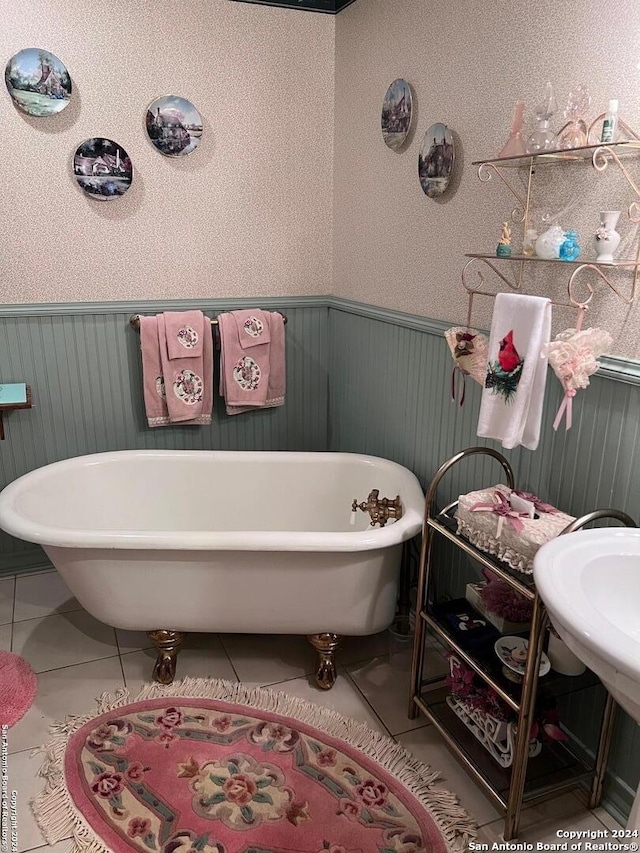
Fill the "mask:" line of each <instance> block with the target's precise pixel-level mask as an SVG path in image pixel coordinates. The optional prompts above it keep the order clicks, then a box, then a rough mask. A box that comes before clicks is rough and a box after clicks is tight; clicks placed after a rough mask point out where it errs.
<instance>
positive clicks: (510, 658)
mask: <svg viewBox="0 0 640 853" xmlns="http://www.w3.org/2000/svg"><path fill="white" fill-rule="evenodd" d="M528 646H529V641H528V640H525V639H523V638H522V637H500V639H499V640H496V642H495V645H494V648H495V650H496V654H497V655H498V657H499V658H500V660H501V661H502V663H503V664H504V665H505V666H507V667H509V669H511V670H513V672H517V673H518V675H524V668H525V666H526V663H527V648H528ZM550 669H551V663H550V661H549V658H548V657H547V656H546V655H545V653H544V652H542V658H541V659H540V672H539V675H541V676H542V675H546V674H547V673H548V672H549V670H550Z"/></svg>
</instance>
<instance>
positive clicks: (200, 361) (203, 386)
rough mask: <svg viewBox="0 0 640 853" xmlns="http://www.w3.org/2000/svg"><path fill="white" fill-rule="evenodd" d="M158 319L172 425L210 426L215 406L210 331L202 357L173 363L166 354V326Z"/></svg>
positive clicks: (203, 339) (204, 339) (161, 319)
mask: <svg viewBox="0 0 640 853" xmlns="http://www.w3.org/2000/svg"><path fill="white" fill-rule="evenodd" d="M156 316H157V318H158V342H159V348H160V361H161V363H162V373H163V376H164V381H165V389H166V400H167V409H168V411H169V421H170V422H171V423H172V424H173V423H192V424H210V423H211V409H212V406H213V337H212V335H211V330H210V329H207V330H206V331H207V332H208V334H206V335H205V334H203V335H202V355H201V356H200V357H198V356H190V357H187V358H180V359H170V358H169V354H168V351H167V336H166V324H165V317H164V315H163V314H158V315H156Z"/></svg>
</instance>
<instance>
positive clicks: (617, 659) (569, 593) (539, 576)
mask: <svg viewBox="0 0 640 853" xmlns="http://www.w3.org/2000/svg"><path fill="white" fill-rule="evenodd" d="M533 575H534V579H535V582H536V587H537V588H538V591H539V593H540V597H541V598H542V600H543V601H544V603H545V605H546V607H547V611H548V613H549V616H550V618H551V621H552V622H553V625H554V627H555V629H556V630H557V632H558V634H560V636H561V637H562V639H563V640H564V641H565V643H566V644H567V646H569V648H570V649H571V650H572V651H573V652H574V653H575V654H576V655H577V656H578V657H579V658H580V659H581V660H582V661H583V662H584V663H585V664H586V665H587V666H588V667H589V668H590V669H592V670H593V671H594V672H595V673H596V675H598V676H599V678H600V679H601V681H602V683H603V684H604V686H605V687H606V688H607V690H608V691H609V692H610V693H611V695H612V696H613V698H614V699H615V700H616V701H617V702H618V704H619V705H620V706H621V707H622V708H624V710H625V711H626V712H627V713H628V714H630V715H631V716H632V717H633V719H634V720H636V721H637V722H639V723H640V529H629V528H617V527H616V528H606V529H599V530H579V531H577V532H575V533H570V534H567V535H566V536H559V537H557V538H556V539H553V540H552V541H551V542H548V543H547V544H546V545H543V546H542V548H540V550H539V551H538V553H537V554H536V557H535V559H534V563H533ZM627 828H628V829H638V830H640V788H639V789H638V793H637V794H636V798H635V800H634V803H633V807H632V810H631V815H630V817H629V822H628V824H627Z"/></svg>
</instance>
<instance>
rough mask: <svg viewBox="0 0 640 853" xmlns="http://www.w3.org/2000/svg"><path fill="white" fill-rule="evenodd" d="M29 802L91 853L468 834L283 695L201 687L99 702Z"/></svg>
mask: <svg viewBox="0 0 640 853" xmlns="http://www.w3.org/2000/svg"><path fill="white" fill-rule="evenodd" d="M52 732H53V734H54V739H53V741H52V742H51V743H50V744H48V745H47V746H46V747H43V750H44V751H45V752H46V754H47V756H46V760H45V764H44V766H43V769H42V771H41V775H43V776H45V777H46V778H47V780H48V781H47V785H46V787H45V790H44V791H43V792H42V793H41V794H39V795H38V796H37V797H35V798H34V800H33V802H32V806H33V810H34V814H35V816H36V819H37V821H38V823H39V825H40V828H41V829H42V832H43V834H44V836H45V838H46V840H47V841H48V842H49V843H50V844H54V843H56V842H57V841H60V840H62V839H65V838H68V837H69V836H70V835H72V836H73V838H74V839H75V842H76V850H77V851H81V850H82V851H87V850H89V851H90V853H108V851H110V853H445V851H456V850H462V849H464V848H465V846H466V844H467V842H468V840H469V839H470V838H471V837H473V836H474V835H475V829H474V824H473V822H472V821H471V819H470V818H469V817H468V816H467V815H466V813H465V812H464V811H463V810H462V808H461V807H460V806H459V805H458V803H457V800H456V798H455V796H454V795H453V794H450V793H449V792H447V791H442V790H440V789H437V788H435V787H433V783H434V781H435V780H436V778H437V775H438V774H437V773H434V772H433V771H432V770H431V769H430V768H428V767H427V766H426V765H424V764H422V763H420V762H418V761H416V760H415V759H413V758H412V757H411V756H410V755H409V754H408V753H407V752H406V751H405V750H404V748H403V747H402V746H400V745H399V744H397V743H396V742H395V741H392V740H390V739H389V738H387V737H384V736H383V735H381V734H379V733H378V732H375V731H374V730H373V729H371V728H369V727H368V726H366V725H364V724H362V723H358V722H356V721H355V720H351V719H348V718H346V717H342V716H341V715H339V714H337V713H335V712H333V711H330V710H328V709H325V708H322V707H320V706H316V705H313V704H312V703H310V702H307V701H305V700H302V699H298V698H296V697H292V696H287V695H286V694H284V693H276V692H274V691H272V690H269V689H265V688H257V689H251V688H247V687H245V686H244V685H242V684H234V683H231V682H225V681H218V680H205V679H189V678H186V679H184V681H182V682H179V683H176V684H172V685H168V686H163V685H159V684H149V685H145V687H144V688H143V689H142V691H141V692H140V694H139V695H138V696H137V697H136V698H135V700H134V701H132V702H131V701H130V699H129V695H128V691H126V690H123V689H121V690H119V691H118V692H117V693H116V694H115V695H113V696H111V695H109V694H105V695H103V696H102V697H101V698H100V700H99V707H98V708H97V709H96V711H95V712H94V713H93V714H91V715H87V716H85V717H75V718H67V720H66V722H64V723H58V724H55V725H54V726H53V727H52Z"/></svg>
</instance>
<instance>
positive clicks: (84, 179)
mask: <svg viewBox="0 0 640 853" xmlns="http://www.w3.org/2000/svg"><path fill="white" fill-rule="evenodd" d="M73 173H74V175H75V177H76V180H77V182H78V184H79V185H80V186H81V187H82V189H83V190H84V191H85V192H86V193H87V194H88V195H90V196H91V198H95V199H97V200H98V201H107V200H108V199H111V198H119V197H120V196H122V195H124V194H125V193H126V191H127V190H128V189H129V187H130V186H131V181H132V180H133V166H132V165H131V159H130V157H129V155H128V154H127V152H126V151H125V150H124V148H123V147H122V146H121V145H118V144H117V143H115V142H112V140H111V139H102V138H101V137H95V138H93V139H87V141H86V142H83V143H82V145H80V146H79V148H78V149H77V151H76V153H75V155H74V157H73Z"/></svg>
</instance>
